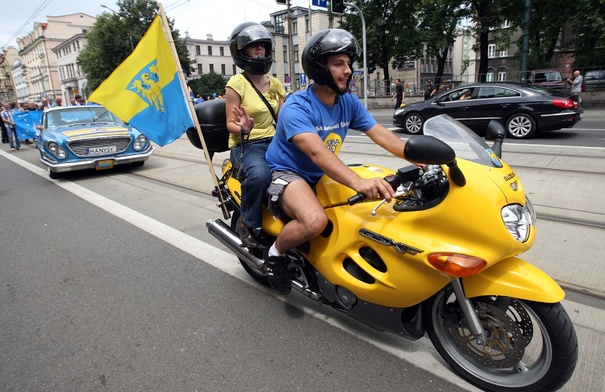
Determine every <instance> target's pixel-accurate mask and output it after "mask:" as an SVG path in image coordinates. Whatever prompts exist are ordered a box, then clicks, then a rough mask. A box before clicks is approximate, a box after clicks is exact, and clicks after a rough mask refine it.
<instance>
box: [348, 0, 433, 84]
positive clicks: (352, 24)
mask: <svg viewBox="0 0 605 392" xmlns="http://www.w3.org/2000/svg"><path fill="white" fill-rule="evenodd" d="M352 3H353V4H355V5H356V6H357V7H359V9H360V10H361V11H362V12H363V16H364V19H365V22H366V50H367V52H368V53H375V54H376V55H377V57H376V58H375V60H376V64H377V65H378V66H380V67H381V68H382V71H383V72H384V81H385V86H386V87H389V86H390V82H389V79H390V75H389V64H390V63H391V61H393V66H397V65H398V64H403V62H404V61H405V60H407V59H409V57H410V56H415V55H418V54H420V53H421V51H422V42H421V36H420V34H419V33H418V31H417V30H416V25H417V20H416V17H415V16H414V15H415V13H416V9H417V6H418V4H419V3H418V1H413V0H354V1H352ZM341 28H343V29H345V30H348V31H350V32H351V33H352V34H353V35H354V36H355V37H356V38H357V39H358V40H359V44H360V45H362V37H363V34H362V23H361V18H360V17H359V15H357V13H355V12H348V13H346V14H345V20H344V21H343V22H342V24H341ZM362 55H363V56H365V55H366V53H364V54H362ZM359 63H360V64H363V57H362V58H360V59H359Z"/></svg>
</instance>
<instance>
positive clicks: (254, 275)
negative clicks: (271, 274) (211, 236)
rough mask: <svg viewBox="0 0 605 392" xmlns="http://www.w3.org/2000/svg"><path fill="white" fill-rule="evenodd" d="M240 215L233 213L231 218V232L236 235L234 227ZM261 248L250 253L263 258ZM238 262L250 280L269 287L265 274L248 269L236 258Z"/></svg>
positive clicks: (243, 262)
mask: <svg viewBox="0 0 605 392" xmlns="http://www.w3.org/2000/svg"><path fill="white" fill-rule="evenodd" d="M239 216H240V213H239V211H233V216H232V217H231V230H233V232H234V233H237V230H236V229H235V225H236V224H237V220H238V219H239ZM262 249H263V248H257V249H254V250H251V252H252V253H253V254H254V255H255V256H257V257H259V258H261V259H262V258H263V251H262ZM238 260H239V262H240V264H241V265H242V267H244V269H245V270H246V272H247V273H248V275H250V276H251V277H252V279H254V280H255V281H257V282H258V283H260V284H262V285H265V286H269V278H268V277H267V274H266V273H264V272H262V271H260V270H257V269H254V268H252V267H250V266H249V265H248V264H247V263H246V262H245V261H244V260H242V259H240V258H239V257H238Z"/></svg>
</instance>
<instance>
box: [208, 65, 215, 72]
mask: <svg viewBox="0 0 605 392" xmlns="http://www.w3.org/2000/svg"><path fill="white" fill-rule="evenodd" d="M208 69H209V70H210V72H214V64H210V65H209V66H208Z"/></svg>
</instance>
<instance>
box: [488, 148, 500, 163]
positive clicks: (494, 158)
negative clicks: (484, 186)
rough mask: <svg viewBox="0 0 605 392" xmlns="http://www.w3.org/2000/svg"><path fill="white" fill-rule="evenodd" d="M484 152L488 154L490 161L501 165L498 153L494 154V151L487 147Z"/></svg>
mask: <svg viewBox="0 0 605 392" xmlns="http://www.w3.org/2000/svg"><path fill="white" fill-rule="evenodd" d="M485 152H487V155H488V156H489V159H490V160H491V161H492V163H493V164H494V166H496V167H502V161H501V160H500V158H498V155H496V153H495V152H494V151H493V150H492V149H491V148H488V149H487V150H485Z"/></svg>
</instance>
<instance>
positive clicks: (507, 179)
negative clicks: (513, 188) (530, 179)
mask: <svg viewBox="0 0 605 392" xmlns="http://www.w3.org/2000/svg"><path fill="white" fill-rule="evenodd" d="M515 177H517V176H516V175H515V172H510V173H509V174H507V175H505V176H504V177H502V179H503V180H504V181H506V182H508V181H510V180H512V179H513V178H515Z"/></svg>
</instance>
